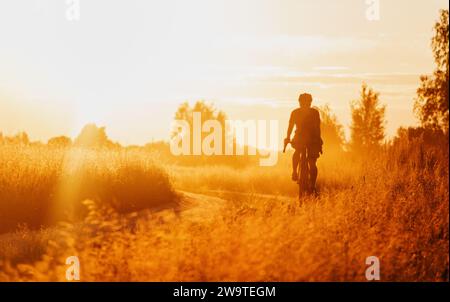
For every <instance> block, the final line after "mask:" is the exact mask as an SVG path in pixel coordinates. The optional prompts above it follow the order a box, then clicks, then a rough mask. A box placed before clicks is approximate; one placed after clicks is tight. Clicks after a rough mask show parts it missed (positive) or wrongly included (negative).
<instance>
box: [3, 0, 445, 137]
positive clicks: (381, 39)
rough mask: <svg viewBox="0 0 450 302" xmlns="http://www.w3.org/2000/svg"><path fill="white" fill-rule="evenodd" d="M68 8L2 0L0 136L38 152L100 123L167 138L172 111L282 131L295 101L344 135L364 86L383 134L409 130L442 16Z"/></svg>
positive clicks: (120, 3) (120, 132)
mask: <svg viewBox="0 0 450 302" xmlns="http://www.w3.org/2000/svg"><path fill="white" fill-rule="evenodd" d="M74 1H75V2H76V0H69V1H67V2H66V1H61V0H0V37H1V38H0V132H3V133H5V134H14V133H16V132H18V131H26V132H27V133H29V135H30V137H31V138H32V139H34V140H41V141H46V140H48V139H49V138H50V137H53V136H57V135H69V136H72V137H73V136H75V135H76V134H77V133H78V132H79V131H80V129H81V128H82V127H83V125H85V124H87V123H97V124H98V125H99V126H106V129H107V133H108V135H109V136H110V138H111V139H113V140H116V141H119V142H121V143H122V144H145V143H146V142H150V141H152V140H160V139H165V140H167V139H168V137H169V132H170V127H171V122H172V120H173V117H174V113H175V111H176V108H177V106H178V105H179V104H180V103H182V102H184V101H190V102H191V103H192V102H194V101H196V100H200V99H202V100H205V101H207V102H211V103H214V105H215V106H216V107H217V108H219V109H221V110H223V111H225V112H226V113H227V115H228V117H229V118H230V119H234V120H236V119H242V120H247V119H252V120H261V119H276V120H279V121H280V133H281V132H285V129H284V128H285V127H286V124H287V119H288V117H289V113H290V111H291V110H293V109H295V108H296V107H297V104H298V103H297V98H298V95H299V94H300V93H302V92H309V93H311V94H312V95H313V97H314V104H315V105H316V106H323V105H325V104H328V105H329V106H330V108H331V109H332V111H333V112H334V113H335V114H336V115H337V117H338V120H339V121H340V122H341V123H342V124H343V125H344V126H345V128H346V130H347V132H348V127H349V125H350V122H351V120H350V105H349V104H350V101H352V100H355V99H357V98H358V96H359V92H360V87H361V84H362V83H363V82H366V83H367V84H368V85H369V86H370V87H372V88H374V89H375V90H376V91H378V92H379V93H380V100H381V102H382V103H383V104H386V105H387V112H386V118H387V125H386V127H387V134H388V136H392V135H394V134H395V132H396V129H397V128H398V127H400V126H409V125H415V124H416V123H417V120H416V118H415V117H414V114H413V112H412V108H413V103H414V97H415V93H416V89H417V87H418V85H419V77H420V75H421V74H428V73H431V72H432V71H433V69H434V61H433V56H432V52H431V50H430V39H431V37H432V35H433V25H434V23H435V21H436V20H437V19H438V15H439V13H438V12H439V9H442V8H446V9H448V2H447V1H443V0H413V1H411V0H396V1H391V0H379V8H380V9H379V19H378V20H372V21H371V20H369V19H368V18H367V11H368V9H369V8H372V6H370V5H371V4H367V3H366V0H340V1H329V0H189V1H186V0H164V1H162V0H161V1H148V0H126V1H125V0H89V1H87V0H79V19H78V20H70V17H71V16H74V15H71V14H70V13H72V12H74V10H73V8H74V6H73V5H74V4H73V3H74ZM375 1H376V0H375ZM369 2H370V1H369ZM68 17H69V18H68ZM280 135H281V134H280ZM280 139H281V137H280Z"/></svg>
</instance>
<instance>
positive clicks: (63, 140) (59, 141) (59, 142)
mask: <svg viewBox="0 0 450 302" xmlns="http://www.w3.org/2000/svg"><path fill="white" fill-rule="evenodd" d="M47 144H48V145H49V146H54V147H69V146H70V145H72V140H71V139H70V137H67V136H57V137H53V138H51V139H49V140H48V143H47Z"/></svg>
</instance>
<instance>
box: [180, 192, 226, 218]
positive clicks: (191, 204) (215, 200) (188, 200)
mask: <svg viewBox="0 0 450 302" xmlns="http://www.w3.org/2000/svg"><path fill="white" fill-rule="evenodd" d="M178 193H179V194H180V195H181V199H182V201H181V207H180V215H181V216H182V217H183V218H187V219H189V220H199V221H202V220H207V219H213V218H214V217H215V216H216V215H217V213H219V212H220V210H221V209H222V207H223V206H224V205H225V203H226V202H227V201H226V200H225V199H222V198H219V197H215V196H210V195H203V194H197V193H191V192H185V191H178Z"/></svg>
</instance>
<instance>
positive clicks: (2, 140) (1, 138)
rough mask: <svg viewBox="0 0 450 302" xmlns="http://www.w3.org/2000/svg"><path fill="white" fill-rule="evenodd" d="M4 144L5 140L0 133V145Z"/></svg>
mask: <svg viewBox="0 0 450 302" xmlns="http://www.w3.org/2000/svg"><path fill="white" fill-rule="evenodd" d="M4 143H5V139H4V138H3V133H2V132H0V145H3V144H4Z"/></svg>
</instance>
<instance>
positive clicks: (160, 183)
mask: <svg viewBox="0 0 450 302" xmlns="http://www.w3.org/2000/svg"><path fill="white" fill-rule="evenodd" d="M85 199H92V200H95V201H97V202H100V203H102V204H107V205H109V206H111V207H112V208H113V209H115V210H116V211H118V212H120V213H126V212H133V211H138V210H142V209H146V208H152V207H161V206H173V205H174V203H176V202H177V196H176V194H175V191H174V190H173V188H172V185H171V183H170V181H169V178H168V176H167V174H166V172H165V171H164V170H163V168H161V167H160V166H159V165H158V164H157V163H155V162H154V161H153V158H152V157H150V156H148V155H147V154H145V153H142V152H134V151H111V150H102V149H98V150H89V149H76V148H73V149H65V148H51V147H45V146H42V147H39V146H7V145H6V146H0V233H4V232H7V231H12V230H14V229H15V228H16V227H17V226H18V225H20V224H22V225H24V224H26V225H27V227H29V228H31V229H39V228H40V227H46V226H51V225H53V224H54V223H56V222H58V221H60V220H63V219H64V220H67V219H69V220H77V219H81V218H83V217H85V215H86V213H87V210H86V208H85V207H84V206H83V205H82V204H81V202H82V201H83V200H85Z"/></svg>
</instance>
